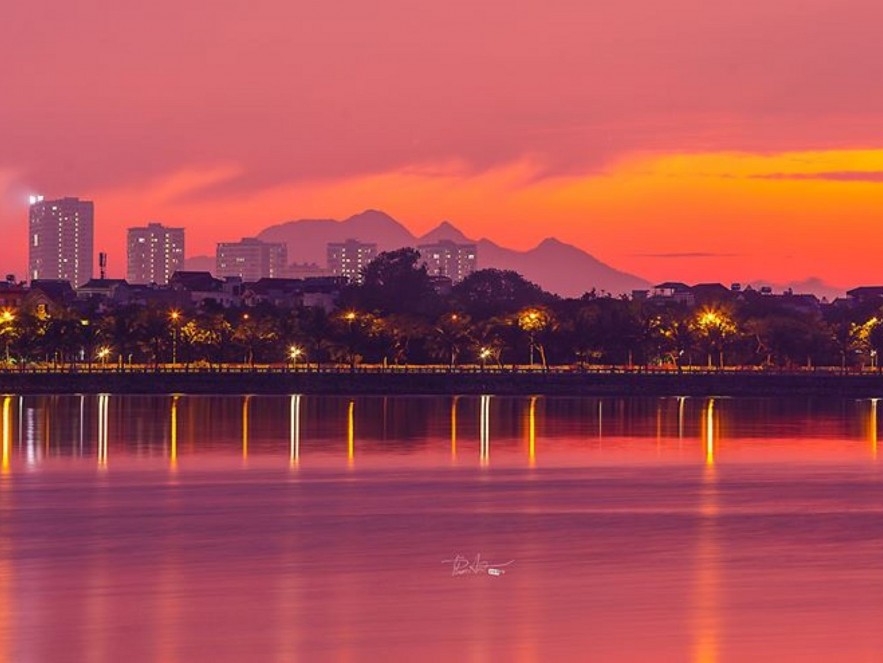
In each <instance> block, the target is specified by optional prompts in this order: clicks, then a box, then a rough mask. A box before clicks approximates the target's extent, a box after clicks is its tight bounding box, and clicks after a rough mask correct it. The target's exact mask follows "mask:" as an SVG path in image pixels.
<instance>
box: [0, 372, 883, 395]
mask: <svg viewBox="0 0 883 663" xmlns="http://www.w3.org/2000/svg"><path fill="white" fill-rule="evenodd" d="M0 392H2V393H7V394H79V393H85V394H99V393H116V394H169V393H182V394H243V393H246V394H249V393H251V394H317V395H321V394H328V395H406V394H413V395H459V394H464V395H480V394H495V395H501V396H502V395H549V396H551V395H560V396H831V397H846V398H876V397H883V375H880V374H870V373H864V374H846V375H842V374H839V373H816V372H813V373H803V374H801V373H761V372H756V373H755V372H726V371H723V372H703V373H688V372H685V373H681V374H678V373H674V372H664V373H646V372H625V373H621V372H616V373H613V372H587V373H580V372H567V373H564V372H550V373H542V372H521V371H518V372H470V373H462V372H453V373H450V372H434V373H430V372H387V373H377V372H359V371H356V372H352V373H351V372H349V371H341V372H315V371H306V370H303V371H294V372H261V371H247V370H245V371H241V372H184V371H175V372H116V371H96V372H46V373H42V372H41V373H29V372H21V373H19V372H8V373H0Z"/></svg>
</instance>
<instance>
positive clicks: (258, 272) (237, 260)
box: [215, 237, 288, 283]
mask: <svg viewBox="0 0 883 663" xmlns="http://www.w3.org/2000/svg"><path fill="white" fill-rule="evenodd" d="M287 264H288V247H287V246H286V245H285V244H284V243H278V244H277V243H275V242H262V241H261V240H259V239H257V238H255V237H244V238H242V240H241V241H239V242H221V243H219V244H218V251H217V254H216V256H215V266H216V268H215V276H217V277H220V278H223V277H226V276H239V277H241V278H242V280H243V281H245V282H247V283H254V282H255V281H257V280H258V279H263V278H281V277H282V276H283V274H284V272H285V267H286V266H287Z"/></svg>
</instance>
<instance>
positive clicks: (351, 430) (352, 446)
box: [346, 401, 356, 465]
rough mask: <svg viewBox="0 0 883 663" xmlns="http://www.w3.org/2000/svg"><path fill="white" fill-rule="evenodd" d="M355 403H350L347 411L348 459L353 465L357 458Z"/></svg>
mask: <svg viewBox="0 0 883 663" xmlns="http://www.w3.org/2000/svg"><path fill="white" fill-rule="evenodd" d="M355 405H356V403H355V401H350V403H349V407H347V411H346V458H347V462H348V463H349V464H350V465H352V464H353V461H354V460H355V457H356V425H355V420H354V417H353V413H354V409H355Z"/></svg>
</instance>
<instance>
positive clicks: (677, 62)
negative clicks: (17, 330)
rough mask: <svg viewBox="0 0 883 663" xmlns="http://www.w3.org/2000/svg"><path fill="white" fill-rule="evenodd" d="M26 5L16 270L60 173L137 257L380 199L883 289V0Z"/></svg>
mask: <svg viewBox="0 0 883 663" xmlns="http://www.w3.org/2000/svg"><path fill="white" fill-rule="evenodd" d="M8 4H9V6H8V7H4V10H3V20H2V22H0V62H2V63H3V65H2V66H0V91H2V93H0V94H2V98H0V226H2V228H3V230H4V231H5V232H6V234H7V237H8V238H9V241H8V242H6V243H4V244H3V246H2V247H0V265H4V266H5V270H4V271H15V272H17V273H19V274H23V273H24V265H25V260H26V255H25V254H26V242H25V239H26V238H25V227H26V215H27V207H26V198H27V194H28V193H31V192H39V193H43V194H45V195H47V196H53V197H54V196H62V195H80V196H82V197H90V198H92V199H94V200H95V202H96V223H97V236H98V239H97V244H98V246H97V247H96V248H103V249H106V250H108V251H109V252H110V254H111V266H112V269H111V271H112V273H120V274H121V273H122V272H123V271H124V267H125V258H124V253H123V244H122V238H123V235H124V228H125V227H127V226H130V225H139V224H143V223H145V222H147V221H149V220H160V221H165V222H167V223H170V224H178V225H185V226H186V227H187V228H188V242H189V247H188V253H190V254H199V253H211V252H213V248H214V242H216V241H220V240H229V239H237V238H238V237H240V236H242V235H247V234H252V233H254V232H256V231H258V230H260V229H261V228H263V227H265V226H267V225H270V224H272V223H277V222H279V221H282V220H286V219H292V218H300V217H305V216H321V217H329V216H330V217H337V218H342V217H345V216H348V215H350V214H353V213H356V212H358V211H361V210H362V209H364V208H367V207H375V208H381V209H384V210H385V211H387V212H389V213H390V214H392V215H393V216H396V217H397V218H400V219H401V220H402V221H403V222H405V223H406V225H408V226H409V227H410V228H411V229H412V230H415V231H422V230H426V229H428V228H429V227H430V226H432V225H434V224H435V223H436V222H438V221H439V220H441V219H445V218H447V219H450V220H451V221H453V222H454V223H455V224H456V225H458V226H459V227H461V228H462V229H463V230H464V231H465V232H466V233H467V234H469V235H472V236H475V237H479V236H490V237H492V238H493V239H495V240H497V241H498V242H500V243H503V244H508V245H511V246H515V247H522V248H526V247H528V246H530V245H532V244H534V243H536V242H537V241H539V240H541V239H542V238H543V237H546V236H548V235H555V236H558V237H560V238H561V239H562V240H565V241H569V242H572V243H574V244H577V245H579V246H580V247H582V248H584V249H586V250H587V251H589V252H590V253H593V254H594V255H596V256H597V257H599V258H601V259H602V260H605V261H607V262H609V263H611V264H614V265H615V266H617V267H619V268H621V269H625V270H629V271H632V272H635V273H638V274H639V275H642V276H645V277H647V278H650V279H654V280H655V279H662V278H681V279H684V280H723V281H727V280H743V281H747V280H751V279H755V278H767V279H776V280H779V281H784V280H791V279H801V278H806V277H809V276H819V277H822V278H824V279H825V280H827V281H829V282H831V283H835V284H839V285H845V286H848V285H852V284H856V283H860V282H872V281H875V282H876V281H883V274H879V270H878V269H877V267H876V265H875V264H874V263H875V262H876V261H875V260H857V259H856V256H857V251H859V250H860V248H861V247H862V246H867V241H868V240H879V239H880V238H881V231H880V230H879V228H880V227H881V225H880V221H881V219H880V217H881V210H883V175H881V173H883V139H881V137H880V136H881V134H880V125H879V118H880V117H881V111H883V88H881V87H880V85H879V81H880V80H883V76H881V74H883V42H881V40H880V38H879V26H880V25H881V24H883V7H881V6H880V5H879V3H877V2H871V1H870V0H837V1H835V0H800V1H799V2H798V1H795V0H788V1H786V0H744V1H742V2H739V3H721V2H708V1H707V0H705V1H700V0H673V1H670V2H666V3H660V2H657V1H651V0H626V1H624V2H618V3H608V2H604V3H601V2H585V1H575V0H574V1H570V2H560V1H557V0H553V1H551V2H550V1H549V0H544V1H543V2H539V1H537V0H528V1H526V2H521V3H514V4H513V3H502V2H479V3H476V2H465V1H461V0H454V1H453V2H446V3H434V4H428V3H414V2H404V0H397V1H391V0H377V1H375V2H371V3H365V2H351V1H344V2H325V3H301V2H290V1H282V0H252V1H251V2H241V1H235V2H234V1H230V0H217V1H215V2H211V3H208V2H202V3H180V2H172V1H171V0H155V1H153V2H149V3H134V2H133V3H128V2H117V3H111V2H105V1H101V2H99V1H98V0H84V1H82V2H77V3H70V2H61V1H60V0H32V1H29V2H17V3H8ZM858 238H861V239H860V240H859V239H858ZM697 254H702V255H697Z"/></svg>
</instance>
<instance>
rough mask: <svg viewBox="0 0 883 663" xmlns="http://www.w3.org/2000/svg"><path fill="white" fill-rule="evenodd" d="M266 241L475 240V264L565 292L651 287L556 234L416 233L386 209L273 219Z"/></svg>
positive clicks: (321, 245) (382, 244) (314, 245)
mask: <svg viewBox="0 0 883 663" xmlns="http://www.w3.org/2000/svg"><path fill="white" fill-rule="evenodd" d="M256 237H257V238H258V239H260V240H263V241H267V242H284V243H285V244H286V245H287V247H288V261H289V263H309V262H319V263H320V264H325V263H326V259H325V257H326V245H327V244H328V243H329V242H342V241H345V240H347V239H355V240H359V241H362V242H372V243H376V244H377V249H378V251H391V250H394V249H398V248H402V247H406V246H413V247H416V246H418V245H420V244H429V243H433V242H437V241H442V240H450V241H454V242H458V243H470V244H475V245H476V246H477V248H478V260H477V262H478V269H485V268H496V269H511V270H514V271H516V272H518V273H519V274H521V275H522V276H524V277H525V278H526V279H528V280H530V281H533V282H534V283H537V284H538V285H539V286H541V287H542V288H543V289H545V290H547V291H549V292H553V293H556V294H558V295H562V296H564V297H579V296H581V295H582V294H584V293H586V292H589V291H591V290H593V289H594V290H596V291H597V292H599V293H610V294H613V295H619V294H626V293H629V292H631V291H632V290H634V289H641V288H647V287H649V285H650V284H649V283H648V282H647V281H645V280H644V279H642V278H640V277H638V276H635V275H633V274H629V273H627V272H623V271H620V270H617V269H615V268H614V267H611V266H610V265H607V264H606V263H604V262H602V261H601V260H599V259H598V258H596V257H594V256H592V255H591V254H589V253H587V252H586V251H584V250H582V249H580V248H578V247H576V246H573V245H572V244H567V243H566V242H562V241H561V240H559V239H557V238H555V237H547V238H545V239H544V240H543V241H541V242H540V243H538V244H537V245H536V246H535V247H533V248H531V249H527V250H525V251H519V250H516V249H510V248H507V247H504V246H501V245H499V244H497V243H496V242H494V241H493V240H491V239H488V238H481V239H478V240H474V239H470V238H469V237H467V236H466V234H465V233H463V232H462V231H461V230H460V229H459V228H457V227H456V226H455V225H454V224H453V223H451V222H450V221H447V220H445V221H441V222H440V223H439V224H438V225H437V226H436V227H435V228H433V229H432V230H430V231H429V232H427V233H425V234H423V235H415V234H414V233H412V232H411V231H409V230H408V229H407V227H406V226H404V225H403V224H402V223H401V222H399V221H398V220H396V219H395V218H393V217H392V216H390V215H389V214H387V213H385V212H383V211H381V210H375V209H367V210H365V211H363V212H360V213H359V214H354V215H353V216H350V217H348V218H346V219H343V220H341V221H338V220H335V219H298V220H292V221H285V222H282V223H277V224H274V225H271V226H268V227H267V228H264V229H263V230H262V231H260V232H259V233H257V235H256ZM197 264H198V265H200V266H201V267H204V266H207V265H208V264H209V263H208V259H207V257H205V256H195V257H193V258H189V259H188V260H187V265H188V266H189V265H197Z"/></svg>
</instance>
